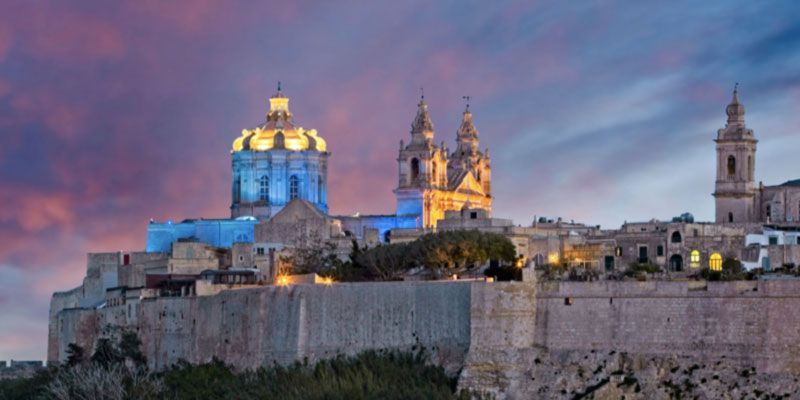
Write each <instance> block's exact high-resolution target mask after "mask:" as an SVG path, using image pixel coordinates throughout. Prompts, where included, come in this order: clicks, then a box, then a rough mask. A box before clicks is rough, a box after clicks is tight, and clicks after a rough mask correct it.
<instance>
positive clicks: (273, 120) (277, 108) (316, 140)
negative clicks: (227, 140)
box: [231, 87, 327, 152]
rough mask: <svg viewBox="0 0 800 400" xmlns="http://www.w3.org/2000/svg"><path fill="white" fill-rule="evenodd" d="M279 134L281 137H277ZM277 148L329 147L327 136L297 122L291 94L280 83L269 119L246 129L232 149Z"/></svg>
mask: <svg viewBox="0 0 800 400" xmlns="http://www.w3.org/2000/svg"><path fill="white" fill-rule="evenodd" d="M276 135H280V136H281V137H280V138H277V139H278V140H276ZM278 142H281V143H278ZM273 148H286V149H288V150H294V151H304V150H316V151H320V152H324V151H327V144H326V143H325V140H323V139H322V138H321V137H319V136H318V135H317V131H316V130H315V129H304V128H303V127H300V126H297V125H295V124H294V121H293V120H292V113H291V112H290V111H289V98H288V97H286V95H284V94H283V93H282V92H281V90H280V87H279V88H278V93H276V94H274V95H273V96H272V97H270V99H269V112H268V113H267V121H266V122H265V123H263V124H261V125H259V126H257V127H255V128H253V129H243V130H242V134H241V136H239V137H238V138H236V140H234V141H233V149H232V150H231V152H237V151H242V150H252V151H267V150H271V149H273Z"/></svg>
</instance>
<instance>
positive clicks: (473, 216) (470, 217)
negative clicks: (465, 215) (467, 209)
mask: <svg viewBox="0 0 800 400" xmlns="http://www.w3.org/2000/svg"><path fill="white" fill-rule="evenodd" d="M469 219H478V213H477V212H476V211H473V212H471V213H469Z"/></svg>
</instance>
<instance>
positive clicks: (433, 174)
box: [431, 161, 439, 183]
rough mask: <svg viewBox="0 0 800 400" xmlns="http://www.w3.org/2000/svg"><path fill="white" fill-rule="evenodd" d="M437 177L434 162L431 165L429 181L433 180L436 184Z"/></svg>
mask: <svg viewBox="0 0 800 400" xmlns="http://www.w3.org/2000/svg"><path fill="white" fill-rule="evenodd" d="M438 178H439V176H438V175H436V161H434V162H432V163H431V179H433V183H436V181H437V180H438Z"/></svg>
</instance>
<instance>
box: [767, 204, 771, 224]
mask: <svg viewBox="0 0 800 400" xmlns="http://www.w3.org/2000/svg"><path fill="white" fill-rule="evenodd" d="M770 218H772V206H771V205H769V204H767V222H769V220H770Z"/></svg>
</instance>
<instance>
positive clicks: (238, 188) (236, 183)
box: [233, 176, 242, 204]
mask: <svg viewBox="0 0 800 400" xmlns="http://www.w3.org/2000/svg"><path fill="white" fill-rule="evenodd" d="M241 199H242V178H240V177H238V176H237V177H236V178H233V202H234V203H236V204H238V203H239V201H240V200H241Z"/></svg>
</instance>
